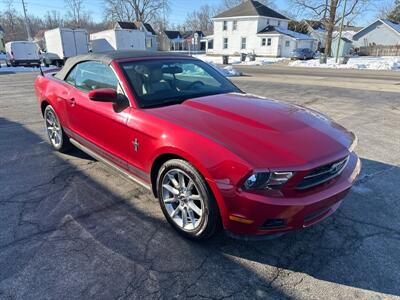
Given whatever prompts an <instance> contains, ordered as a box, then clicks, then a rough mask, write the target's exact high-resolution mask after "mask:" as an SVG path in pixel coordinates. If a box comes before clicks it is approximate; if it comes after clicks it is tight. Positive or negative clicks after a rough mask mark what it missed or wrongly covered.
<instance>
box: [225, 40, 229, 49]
mask: <svg viewBox="0 0 400 300" xmlns="http://www.w3.org/2000/svg"><path fill="white" fill-rule="evenodd" d="M224 49H228V38H224Z"/></svg>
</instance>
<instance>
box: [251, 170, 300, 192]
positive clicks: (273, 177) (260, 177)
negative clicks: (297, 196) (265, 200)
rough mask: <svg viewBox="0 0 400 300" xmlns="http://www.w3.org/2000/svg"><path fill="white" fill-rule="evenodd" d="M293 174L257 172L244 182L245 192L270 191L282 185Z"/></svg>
mask: <svg viewBox="0 0 400 300" xmlns="http://www.w3.org/2000/svg"><path fill="white" fill-rule="evenodd" d="M292 176H293V172H258V173H253V174H252V175H250V176H249V177H248V178H247V179H246V181H245V182H244V185H243V188H244V189H245V190H260V189H272V188H277V187H280V186H282V185H284V184H285V183H286V182H287V181H288V180H289V179H290V178H291V177H292Z"/></svg>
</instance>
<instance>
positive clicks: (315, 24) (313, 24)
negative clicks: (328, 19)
mask: <svg viewBox="0 0 400 300" xmlns="http://www.w3.org/2000/svg"><path fill="white" fill-rule="evenodd" d="M306 23H307V24H308V25H309V26H310V27H311V28H312V29H313V30H326V29H325V25H324V23H323V22H321V21H315V20H306Z"/></svg>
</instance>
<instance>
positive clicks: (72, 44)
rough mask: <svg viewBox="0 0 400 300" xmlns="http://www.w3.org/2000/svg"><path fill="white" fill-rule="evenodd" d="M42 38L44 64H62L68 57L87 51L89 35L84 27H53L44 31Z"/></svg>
mask: <svg viewBox="0 0 400 300" xmlns="http://www.w3.org/2000/svg"><path fill="white" fill-rule="evenodd" d="M44 39H45V43H46V55H44V56H43V63H44V65H45V66H49V65H55V66H62V65H64V62H65V61H66V60H67V59H68V58H70V57H72V56H76V55H80V54H86V53H88V52H89V36H88V33H87V31H86V30H85V29H70V28H55V29H52V30H48V31H46V32H45V33H44Z"/></svg>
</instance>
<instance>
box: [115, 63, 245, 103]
mask: <svg viewBox="0 0 400 300" xmlns="http://www.w3.org/2000/svg"><path fill="white" fill-rule="evenodd" d="M121 67H122V69H123V71H124V73H125V76H126V78H127V80H128V81H129V83H130V85H131V87H132V89H133V90H134V94H135V97H136V100H137V102H138V105H139V106H140V107H142V108H150V107H159V106H165V105H172V104H179V103H182V102H183V101H185V100H187V99H191V98H197V97H203V96H209V95H216V94H223V93H231V92H241V91H240V90H239V89H238V88H237V87H235V86H234V85H233V84H232V83H231V82H230V81H229V80H227V79H226V78H225V77H224V76H223V75H222V74H221V73H220V72H219V71H217V70H216V69H215V68H214V67H212V66H211V65H209V64H207V63H205V62H202V61H199V60H194V59H170V58H163V59H157V60H140V61H132V62H123V63H121Z"/></svg>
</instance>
